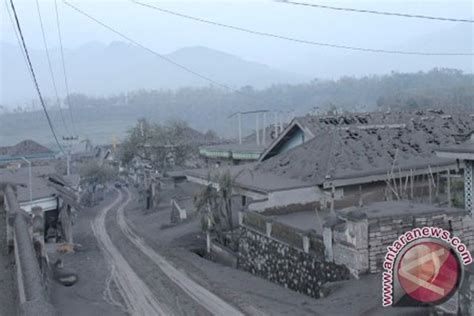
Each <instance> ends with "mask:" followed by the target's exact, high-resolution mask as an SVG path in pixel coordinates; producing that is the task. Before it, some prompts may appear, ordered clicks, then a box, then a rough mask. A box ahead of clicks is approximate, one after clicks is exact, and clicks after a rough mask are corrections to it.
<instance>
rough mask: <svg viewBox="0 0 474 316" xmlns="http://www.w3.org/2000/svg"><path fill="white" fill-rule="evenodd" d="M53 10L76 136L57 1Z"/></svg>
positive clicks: (73, 123)
mask: <svg viewBox="0 0 474 316" xmlns="http://www.w3.org/2000/svg"><path fill="white" fill-rule="evenodd" d="M54 9H55V11H56V25H57V28H58V37H59V46H60V52H61V61H62V66H63V75H64V86H65V88H66V101H67V106H68V110H69V116H70V117H71V124H72V128H73V130H74V132H75V133H76V135H77V128H76V124H75V122H74V115H73V113H72V107H71V99H70V97H69V83H68V79H67V72H66V62H65V61H64V49H63V40H62V35H61V23H60V22H59V12H58V4H57V0H54Z"/></svg>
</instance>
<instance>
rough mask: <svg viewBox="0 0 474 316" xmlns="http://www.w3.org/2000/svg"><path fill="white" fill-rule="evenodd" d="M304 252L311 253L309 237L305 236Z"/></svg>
mask: <svg viewBox="0 0 474 316" xmlns="http://www.w3.org/2000/svg"><path fill="white" fill-rule="evenodd" d="M303 251H304V252H306V253H309V237H308V236H303Z"/></svg>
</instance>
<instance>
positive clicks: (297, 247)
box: [237, 213, 350, 298]
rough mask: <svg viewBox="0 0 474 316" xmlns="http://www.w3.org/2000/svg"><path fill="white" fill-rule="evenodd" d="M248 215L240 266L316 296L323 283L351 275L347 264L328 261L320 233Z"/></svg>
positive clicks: (239, 257)
mask: <svg viewBox="0 0 474 316" xmlns="http://www.w3.org/2000/svg"><path fill="white" fill-rule="evenodd" d="M246 215H248V217H247V216H245V217H243V218H242V217H241V221H240V223H241V227H240V230H241V234H240V236H241V237H240V240H239V252H238V260H237V265H238V267H239V268H240V269H242V270H245V271H248V272H250V273H252V274H255V275H258V276H260V277H262V278H265V279H267V280H269V281H271V282H274V283H277V284H280V285H282V286H284V287H287V288H290V289H292V290H295V291H297V292H300V293H303V294H306V295H309V296H311V297H315V298H319V297H322V296H324V292H323V291H322V285H323V284H325V283H327V282H332V281H339V280H345V279H348V278H349V276H350V274H349V270H348V269H347V268H346V267H345V266H342V265H337V264H335V263H332V262H327V261H325V259H324V244H323V241H322V239H321V237H319V236H314V235H312V234H310V233H308V232H304V231H301V230H297V229H294V228H293V227H289V226H286V225H283V224H281V223H272V222H270V221H269V220H268V219H266V218H265V217H263V216H260V215H254V214H253V213H248V214H246ZM241 216H242V215H241Z"/></svg>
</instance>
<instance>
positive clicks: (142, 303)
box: [91, 190, 173, 316]
mask: <svg viewBox="0 0 474 316" xmlns="http://www.w3.org/2000/svg"><path fill="white" fill-rule="evenodd" d="M115 191H117V192H118V197H117V198H116V199H115V201H114V202H113V203H112V204H110V205H109V206H108V207H105V208H103V209H102V210H101V211H100V212H99V214H97V216H96V218H95V219H94V221H93V222H92V224H91V226H92V231H93V232H94V236H95V237H96V239H97V242H98V244H99V247H100V249H101V251H102V252H103V254H104V257H105V259H106V261H107V262H108V263H109V264H110V266H111V267H112V268H111V270H112V271H114V274H113V278H114V281H115V283H116V285H117V288H118V290H119V292H120V294H121V296H122V298H123V299H124V301H125V305H126V306H127V312H128V313H130V314H132V315H143V316H149V315H173V313H172V312H171V310H170V309H169V308H168V307H167V306H166V305H165V304H163V303H160V302H159V301H158V300H157V299H156V297H155V296H154V295H153V293H152V292H151V290H150V289H149V288H148V286H147V285H146V284H145V282H143V280H142V279H141V278H140V277H139V276H138V275H137V274H136V273H135V271H134V270H133V269H132V267H130V265H129V264H128V262H127V261H126V260H125V258H124V257H123V256H122V254H121V253H120V251H119V250H118V249H117V248H116V247H115V246H114V244H113V242H112V240H111V239H110V236H109V235H108V233H107V230H106V227H105V218H106V216H107V213H108V212H109V211H110V210H111V209H113V208H114V207H116V206H117V205H118V204H119V202H120V201H121V200H122V197H123V195H122V192H121V191H118V190H115ZM129 202H130V194H127V199H126V200H125V202H124V203H122V205H121V206H120V207H119V209H118V213H120V212H122V213H123V209H124V208H125V206H126V205H127V204H128V203H129Z"/></svg>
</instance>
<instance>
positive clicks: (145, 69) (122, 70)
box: [0, 42, 309, 104]
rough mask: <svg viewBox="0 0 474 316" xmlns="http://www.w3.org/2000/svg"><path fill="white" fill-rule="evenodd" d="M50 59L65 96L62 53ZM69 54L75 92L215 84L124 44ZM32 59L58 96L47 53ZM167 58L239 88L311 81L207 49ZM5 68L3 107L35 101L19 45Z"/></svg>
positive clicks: (4, 59) (47, 88)
mask: <svg viewBox="0 0 474 316" xmlns="http://www.w3.org/2000/svg"><path fill="white" fill-rule="evenodd" d="M50 55H51V59H52V63H53V68H54V72H55V73H56V74H57V79H56V80H57V81H58V85H59V88H60V93H61V94H63V91H64V88H63V82H62V76H61V74H62V69H61V68H60V65H61V59H60V54H59V51H58V50H51V52H50ZM65 56H66V65H67V70H68V77H69V78H68V79H69V86H70V90H71V92H80V93H85V94H92V95H110V94H115V93H121V92H126V91H130V90H136V89H172V88H178V87H184V86H208V85H209V82H207V81H205V80H202V79H200V78H198V77H196V76H193V75H191V74H190V73H188V72H186V71H184V70H183V69H180V68H179V67H176V66H175V65H172V64H170V63H169V62H167V61H165V60H164V59H160V58H159V57H157V56H155V55H153V54H151V53H149V52H147V51H145V50H143V49H141V48H139V47H137V46H134V45H129V44H126V43H123V42H112V43H110V44H109V45H105V44H103V43H98V42H91V43H87V44H85V45H83V46H81V47H79V48H77V49H72V50H66V51H65ZM31 57H32V61H33V64H34V66H35V69H36V72H37V74H38V78H39V82H40V85H41V88H42V90H43V91H44V93H45V94H46V95H48V96H50V97H52V96H53V90H52V84H51V80H50V77H49V72H48V68H47V62H46V57H45V52H44V51H40V50H33V51H31ZM164 58H167V59H170V60H172V61H174V62H176V63H179V64H181V65H183V66H185V67H188V68H189V69H192V70H193V71H196V72H198V73H200V74H202V75H204V76H207V77H209V78H211V79H213V80H214V81H217V82H220V83H223V84H225V85H227V86H230V87H236V88H238V87H241V86H246V85H251V86H254V87H256V88H263V87H266V86H270V85H272V84H277V83H299V82H303V81H307V80H308V79H309V78H308V77H306V76H302V75H298V74H295V73H290V72H285V71H281V70H277V69H274V68H271V67H269V66H266V65H264V64H260V63H256V62H251V61H246V60H243V59H241V58H239V57H237V56H234V55H231V54H227V53H224V52H220V51H217V50H213V49H209V48H206V47H187V48H183V49H180V50H177V51H175V52H173V53H170V54H167V55H164ZM1 68H2V71H1V76H2V77H1V87H2V90H1V95H0V100H2V101H1V103H2V104H8V103H11V102H21V101H29V100H30V99H31V98H33V97H34V90H33V89H32V84H31V80H30V78H29V75H28V73H27V70H26V66H25V64H24V60H23V56H22V54H21V51H20V50H19V48H18V47H17V46H15V45H12V44H6V43H2V44H1Z"/></svg>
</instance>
